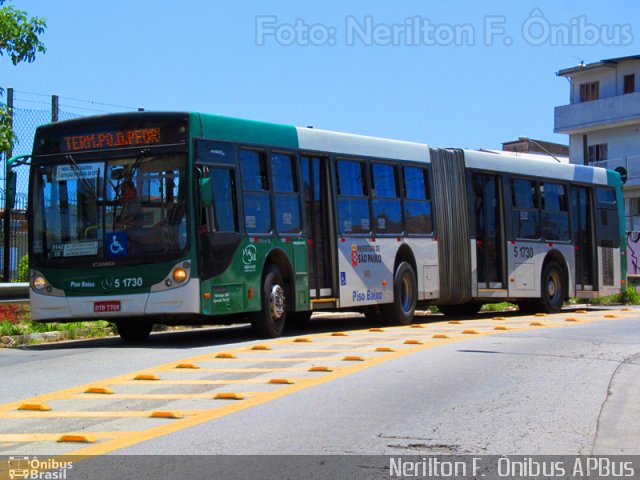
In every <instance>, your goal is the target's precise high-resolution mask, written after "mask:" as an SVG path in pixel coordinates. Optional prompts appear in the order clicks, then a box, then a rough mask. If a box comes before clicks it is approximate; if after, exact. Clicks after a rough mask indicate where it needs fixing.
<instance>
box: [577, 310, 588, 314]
mask: <svg viewBox="0 0 640 480" xmlns="http://www.w3.org/2000/svg"><path fill="white" fill-rule="evenodd" d="M576 313H589V310H576Z"/></svg>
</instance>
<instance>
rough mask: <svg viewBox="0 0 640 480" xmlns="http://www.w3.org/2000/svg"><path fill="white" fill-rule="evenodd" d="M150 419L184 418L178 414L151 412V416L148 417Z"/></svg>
mask: <svg viewBox="0 0 640 480" xmlns="http://www.w3.org/2000/svg"><path fill="white" fill-rule="evenodd" d="M149 417H150V418H182V417H184V415H182V414H181V413H180V412H152V413H151V415H149Z"/></svg>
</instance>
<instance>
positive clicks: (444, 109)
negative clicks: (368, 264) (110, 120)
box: [0, 0, 640, 148]
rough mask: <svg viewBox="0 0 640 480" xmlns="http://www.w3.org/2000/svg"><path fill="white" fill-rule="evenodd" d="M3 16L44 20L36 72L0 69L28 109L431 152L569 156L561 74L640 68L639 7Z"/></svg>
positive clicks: (74, 10) (87, 7) (340, 5)
mask: <svg viewBox="0 0 640 480" xmlns="http://www.w3.org/2000/svg"><path fill="white" fill-rule="evenodd" d="M5 5H13V6H14V7H15V8H18V9H22V10H26V11H27V12H28V14H29V15H30V16H38V17H45V18H46V19H47V29H46V32H45V34H44V35H43V37H42V40H43V41H44V43H45V45H46V48H47V52H46V53H45V54H43V55H38V57H37V59H36V61H35V62H34V63H31V64H19V65H17V66H13V65H12V64H11V62H10V61H9V59H8V58H7V57H6V56H4V57H0V86H2V87H5V88H6V87H12V88H14V89H15V91H16V107H19V108H29V109H42V108H46V105H45V104H46V103H48V102H49V100H48V99H47V97H46V96H48V95H51V94H57V95H59V96H60V97H61V99H60V104H61V110H64V111H72V108H71V107H72V106H75V107H76V109H75V110H73V111H76V112H79V113H82V114H87V115H89V114H96V113H99V111H123V110H127V109H136V108H138V107H143V108H145V109H146V110H156V111H201V112H205V113H215V114H221V115H228V116H232V117H240V118H249V119H254V120H263V121H269V122H277V123H284V124H294V125H301V126H308V125H313V126H314V127H315V128H322V129H328V130H335V131H341V132H348V133H356V134H361V135H371V136H379V137H386V138H394V139H399V140H409V141H417V142H423V143H428V144H430V145H433V146H438V147H460V148H500V147H501V143H502V142H505V141H510V140H516V139H517V138H518V137H519V136H529V137H531V138H535V139H543V140H548V141H556V142H561V143H568V138H567V136H566V135H557V134H554V133H553V115H554V107H556V106H559V105H564V104H567V103H569V83H568V81H567V79H565V78H562V77H557V76H556V72H558V71H559V70H561V69H563V68H568V67H572V66H575V65H578V64H579V63H580V62H582V61H583V62H585V63H590V62H595V61H599V60H602V59H606V58H615V57H621V56H627V55H636V54H640V48H639V44H640V15H639V13H640V4H639V3H637V2H632V1H620V0H610V1H607V2H603V1H590V0H583V1H580V2H575V1H559V0H554V1H546V0H539V1H535V2H531V1H519V2H514V1H495V2H488V1H487V2H478V1H458V2H456V1H450V2H442V1H437V2H436V1H427V0H423V1H419V0H397V1H394V2H391V1H383V0H380V1H374V0H369V1H366V2H365V1H352V2H347V1H335V0H325V1H322V2H308V1H301V0H298V1H286V0H282V1H276V0H274V1H270V2H265V1H258V0H235V1H226V0H221V1H215V0H210V1H206V0H182V1H180V2H176V1H175V0H108V1H107V0H92V1H86V0H58V1H52V0H8V2H7V3H6V4H5ZM73 99H81V100H85V102H77V101H75V100H73ZM86 101H90V102H92V103H87V102H86ZM78 107H80V108H81V109H80V110H78V109H77V108H78Z"/></svg>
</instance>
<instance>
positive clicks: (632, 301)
mask: <svg viewBox="0 0 640 480" xmlns="http://www.w3.org/2000/svg"><path fill="white" fill-rule="evenodd" d="M589 304H591V305H619V304H624V305H640V294H639V293H638V292H637V291H636V289H635V288H627V289H626V290H625V291H624V292H621V293H618V294H616V295H610V296H608V297H600V298H592V299H590V300H589Z"/></svg>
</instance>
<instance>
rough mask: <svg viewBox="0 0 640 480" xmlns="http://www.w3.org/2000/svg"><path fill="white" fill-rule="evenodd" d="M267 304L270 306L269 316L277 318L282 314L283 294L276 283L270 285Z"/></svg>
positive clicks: (282, 290)
mask: <svg viewBox="0 0 640 480" xmlns="http://www.w3.org/2000/svg"><path fill="white" fill-rule="evenodd" d="M269 304H270V307H271V317H272V318H274V319H276V320H278V319H279V318H281V317H282V315H284V306H285V296H284V289H283V288H282V287H281V286H280V285H278V284H277V283H276V284H275V285H273V286H272V287H271V294H270V295H269Z"/></svg>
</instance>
